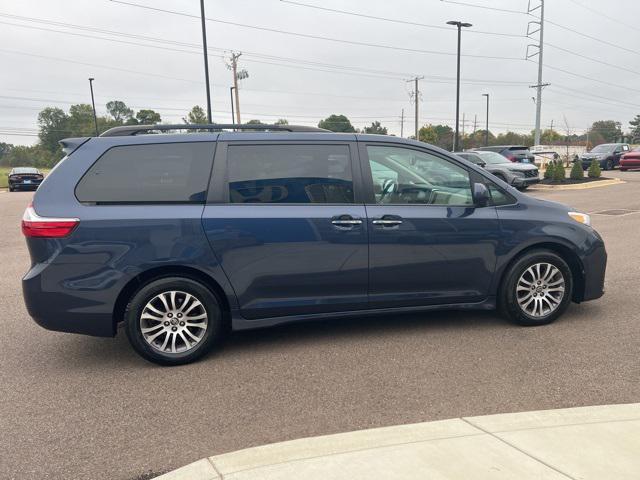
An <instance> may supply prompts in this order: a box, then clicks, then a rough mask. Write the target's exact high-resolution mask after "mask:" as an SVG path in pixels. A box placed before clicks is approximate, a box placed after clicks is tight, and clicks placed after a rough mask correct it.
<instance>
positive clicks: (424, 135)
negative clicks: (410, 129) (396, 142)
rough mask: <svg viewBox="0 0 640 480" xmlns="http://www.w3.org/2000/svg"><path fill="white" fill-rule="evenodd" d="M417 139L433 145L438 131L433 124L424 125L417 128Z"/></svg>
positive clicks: (436, 139)
mask: <svg viewBox="0 0 640 480" xmlns="http://www.w3.org/2000/svg"><path fill="white" fill-rule="evenodd" d="M418 140H419V141H421V142H424V143H430V144H432V145H435V144H436V142H437V141H438V133H437V132H436V129H435V127H434V126H433V125H425V126H423V127H421V128H420V130H418Z"/></svg>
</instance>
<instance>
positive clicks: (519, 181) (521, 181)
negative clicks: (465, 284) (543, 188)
mask: <svg viewBox="0 0 640 480" xmlns="http://www.w3.org/2000/svg"><path fill="white" fill-rule="evenodd" d="M536 183H540V177H514V178H513V180H512V182H511V185H513V186H514V187H528V186H529V185H535V184H536Z"/></svg>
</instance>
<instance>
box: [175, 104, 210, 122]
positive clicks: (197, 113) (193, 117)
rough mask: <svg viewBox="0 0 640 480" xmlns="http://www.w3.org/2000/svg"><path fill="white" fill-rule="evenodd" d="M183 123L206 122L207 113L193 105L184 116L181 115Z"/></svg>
mask: <svg viewBox="0 0 640 480" xmlns="http://www.w3.org/2000/svg"><path fill="white" fill-rule="evenodd" d="M182 121H183V122H184V123H208V122H209V120H208V119H207V114H206V113H204V109H203V108H202V107H201V106H199V105H196V106H194V107H193V108H192V109H191V111H190V112H189V113H187V116H186V117H182Z"/></svg>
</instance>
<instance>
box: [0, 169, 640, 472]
mask: <svg viewBox="0 0 640 480" xmlns="http://www.w3.org/2000/svg"><path fill="white" fill-rule="evenodd" d="M607 173H609V172H607ZM609 176H616V177H620V178H623V179H625V180H626V181H627V183H625V184H622V185H616V186H611V187H603V188H594V189H585V190H575V191H556V192H536V193H532V194H533V195H536V196H539V197H543V198H547V199H550V200H555V201H559V202H562V203H567V204H570V205H572V206H574V207H576V208H577V209H580V210H582V211H585V212H598V211H603V210H611V209H621V208H623V209H631V210H636V211H637V213H629V214H626V215H614V216H608V215H599V214H596V215H593V224H594V226H595V228H596V229H597V230H598V231H599V232H600V233H601V234H602V236H603V237H604V239H605V242H606V244H607V250H608V253H609V264H608V271H607V281H606V289H607V292H606V294H605V296H604V297H603V298H602V299H600V300H597V301H594V302H589V303H585V304H582V305H572V306H571V307H570V309H569V311H568V312H567V314H566V315H565V316H564V317H562V318H561V319H560V320H559V321H558V322H556V323H555V324H552V325H549V326H545V327H539V328H521V327H516V326H512V325H510V324H508V323H506V322H505V321H503V320H502V319H501V318H499V317H498V316H497V315H496V314H493V313H459V312H458V313H441V312H440V313H431V314H424V315H419V316H416V315H413V316H394V317H388V318H376V319H367V318H362V319H357V320H335V321H331V322H325V323H311V324H304V325H303V324H300V325H291V326H285V327H280V328H275V329H270V330H261V331H253V332H244V333H238V334H233V335H232V336H231V338H230V339H229V340H228V341H227V342H226V344H225V345H224V347H223V348H222V349H221V350H219V351H217V352H214V353H213V354H211V355H209V356H208V357H206V358H205V359H204V360H203V361H200V362H198V363H196V364H193V365H187V366H184V367H175V368H161V367H157V366H154V365H152V364H150V363H147V362H146V361H144V360H142V359H141V358H139V357H138V356H136V355H135V354H134V353H133V351H132V350H131V349H130V347H129V345H128V343H127V340H126V338H125V336H124V334H120V335H118V336H117V337H116V338H115V339H101V338H91V337H84V336H77V335H72V334H62V333H54V332H49V331H46V330H44V329H42V328H40V327H39V326H37V325H36V324H35V323H34V322H33V321H32V320H31V319H30V318H29V317H28V315H27V313H26V311H25V308H24V305H23V301H22V296H21V290H20V279H21V277H22V275H23V274H24V273H25V272H26V271H27V269H28V264H29V261H28V254H27V251H26V248H25V244H24V240H23V238H22V236H21V233H20V228H19V221H20V217H21V215H22V212H23V210H24V208H25V206H26V204H27V203H28V201H29V198H30V197H31V195H32V194H31V193H6V192H2V193H0V219H1V221H2V229H0V247H1V249H0V268H1V273H0V291H1V292H2V308H1V310H0V311H1V312H2V334H1V335H0V359H1V362H0V365H1V367H0V398H2V407H1V415H0V451H1V452H2V454H1V455H0V458H2V461H1V462H0V478H7V479H14V478H15V479H39V480H40V479H116V480H129V479H133V478H136V477H138V476H139V475H141V474H143V473H145V472H149V471H153V472H158V473H159V472H164V471H167V470H170V469H173V468H176V467H179V466H182V465H184V464H186V463H189V462H192V461H194V460H197V459H200V458H202V457H205V456H209V455H214V454H218V453H223V452H227V451H231V450H237V449H240V448H245V447H250V446H255V445H260V444H264V443H270V442H276V441H281V440H288V439H294V438H299V437H304V436H311V435H320V434H329V433H336V432H344V431H350V430H356V429H363V428H370V427H378V426H387V425H395V424H404V423H413V422H421V421H428V420H436V419H444V418H450V417H459V416H475V415H484V414H491V413H498V412H516V411H524V410H538V409H550V408H560V407H573V406H582V405H598V404H611V403H627V402H638V401H640V357H639V356H638V352H640V296H639V295H638V292H639V285H640V248H638V242H639V241H640V240H639V237H638V232H639V231H640V172H624V173H619V172H615V173H613V174H610V175H609Z"/></svg>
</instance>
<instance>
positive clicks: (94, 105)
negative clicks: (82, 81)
mask: <svg viewBox="0 0 640 480" xmlns="http://www.w3.org/2000/svg"><path fill="white" fill-rule="evenodd" d="M94 80H95V78H90V79H89V89H90V90H91V106H92V107H93V124H94V125H95V127H96V137H99V136H100V132H98V117H97V116H96V101H95V100H94V99H93V81H94Z"/></svg>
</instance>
